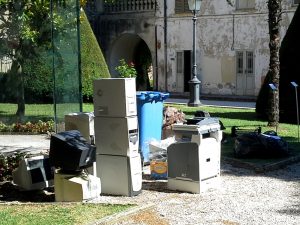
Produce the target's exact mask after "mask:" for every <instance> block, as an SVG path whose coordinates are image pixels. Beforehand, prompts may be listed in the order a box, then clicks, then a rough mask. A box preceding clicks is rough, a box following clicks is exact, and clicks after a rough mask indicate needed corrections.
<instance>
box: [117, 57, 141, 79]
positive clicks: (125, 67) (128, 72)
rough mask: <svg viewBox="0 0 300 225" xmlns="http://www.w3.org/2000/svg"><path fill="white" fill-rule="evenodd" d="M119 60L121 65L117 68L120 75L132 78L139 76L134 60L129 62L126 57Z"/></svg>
mask: <svg viewBox="0 0 300 225" xmlns="http://www.w3.org/2000/svg"><path fill="white" fill-rule="evenodd" d="M119 62H120V65H119V66H117V67H116V68H115V69H116V71H117V72H118V73H119V75H120V77H122V78H131V77H136V76H137V72H136V69H135V67H134V64H133V62H131V63H129V64H127V63H126V62H125V60H124V59H120V60H119Z"/></svg>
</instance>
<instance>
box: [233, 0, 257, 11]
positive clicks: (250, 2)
mask: <svg viewBox="0 0 300 225" xmlns="http://www.w3.org/2000/svg"><path fill="white" fill-rule="evenodd" d="M254 8H255V0H237V1H236V9H254Z"/></svg>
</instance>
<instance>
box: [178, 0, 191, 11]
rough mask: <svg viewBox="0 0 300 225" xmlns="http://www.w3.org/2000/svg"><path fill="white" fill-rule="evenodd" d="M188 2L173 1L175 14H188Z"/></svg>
mask: <svg viewBox="0 0 300 225" xmlns="http://www.w3.org/2000/svg"><path fill="white" fill-rule="evenodd" d="M189 11H190V10H189V4H188V0H175V13H185V12H189Z"/></svg>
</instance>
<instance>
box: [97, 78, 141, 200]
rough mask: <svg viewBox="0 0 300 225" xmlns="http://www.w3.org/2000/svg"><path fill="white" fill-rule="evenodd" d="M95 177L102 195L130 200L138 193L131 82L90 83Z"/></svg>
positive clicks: (135, 133) (135, 134)
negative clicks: (126, 197)
mask: <svg viewBox="0 0 300 225" xmlns="http://www.w3.org/2000/svg"><path fill="white" fill-rule="evenodd" d="M94 115H95V123H94V125H95V129H94V130H95V145H96V148H97V155H96V167H97V171H96V173H97V176H98V177H99V178H100V179H101V185H102V186H101V188H102V193H104V194H111V195H122V196H134V195H137V194H139V193H140V192H141V189H142V165H141V156H140V154H139V152H138V146H139V138H138V119H137V106H136V86H135V79H134V78H110V79H98V80H95V81H94Z"/></svg>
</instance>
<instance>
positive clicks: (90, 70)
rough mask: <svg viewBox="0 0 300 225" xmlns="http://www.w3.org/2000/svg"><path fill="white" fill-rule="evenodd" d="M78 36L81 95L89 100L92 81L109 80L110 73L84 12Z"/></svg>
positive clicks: (91, 94)
mask: <svg viewBox="0 0 300 225" xmlns="http://www.w3.org/2000/svg"><path fill="white" fill-rule="evenodd" d="M80 35H81V37H80V38H81V70H82V94H83V96H84V97H85V98H87V99H89V98H91V97H92V96H93V80H95V79H97V78H109V77H110V73H109V71H108V67H107V65H106V62H105V59H104V57H103V54H102V51H101V49H100V47H99V44H98V42H97V39H96V37H95V35H94V33H93V30H92V28H91V26H90V24H89V21H88V19H87V17H86V15H85V12H84V11H81V24H80Z"/></svg>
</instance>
